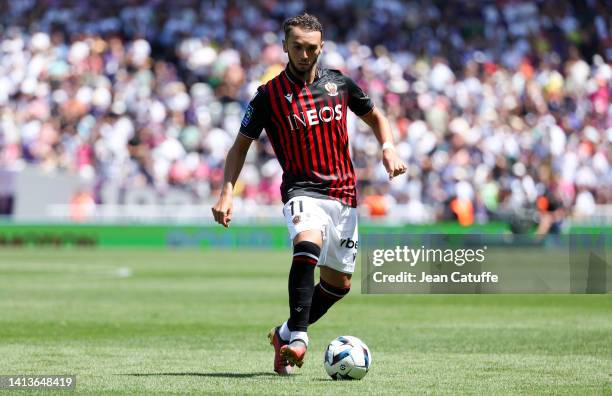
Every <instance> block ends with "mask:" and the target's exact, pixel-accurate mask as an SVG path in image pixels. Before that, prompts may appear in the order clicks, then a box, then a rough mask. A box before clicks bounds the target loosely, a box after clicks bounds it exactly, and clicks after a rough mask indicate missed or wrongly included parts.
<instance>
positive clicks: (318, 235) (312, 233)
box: [293, 229, 323, 247]
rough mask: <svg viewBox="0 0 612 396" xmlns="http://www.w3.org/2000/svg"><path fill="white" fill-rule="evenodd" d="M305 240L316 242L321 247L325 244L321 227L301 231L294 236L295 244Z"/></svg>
mask: <svg viewBox="0 0 612 396" xmlns="http://www.w3.org/2000/svg"><path fill="white" fill-rule="evenodd" d="M303 241H308V242H312V243H316V244H317V246H319V247H321V246H322V245H323V232H322V231H321V230H319V229H317V230H306V231H302V232H299V233H298V234H297V235H296V236H295V238H293V246H295V245H296V244H298V243H300V242H303Z"/></svg>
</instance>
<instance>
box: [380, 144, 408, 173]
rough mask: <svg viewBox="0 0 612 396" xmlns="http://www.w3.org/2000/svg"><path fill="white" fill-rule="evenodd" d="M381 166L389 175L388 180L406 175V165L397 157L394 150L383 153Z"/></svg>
mask: <svg viewBox="0 0 612 396" xmlns="http://www.w3.org/2000/svg"><path fill="white" fill-rule="evenodd" d="M383 165H384V166H385V169H386V170H387V173H388V174H389V180H391V179H393V178H394V177H395V176H399V175H401V174H403V173H406V170H407V169H408V165H406V163H405V162H404V161H402V159H401V158H400V157H399V156H398V155H397V153H396V152H395V150H394V149H386V150H384V151H383Z"/></svg>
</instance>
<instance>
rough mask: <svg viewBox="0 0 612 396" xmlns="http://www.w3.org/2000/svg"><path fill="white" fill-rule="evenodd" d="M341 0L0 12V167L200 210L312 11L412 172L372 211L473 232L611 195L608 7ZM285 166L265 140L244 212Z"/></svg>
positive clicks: (566, 2)
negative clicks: (541, 202)
mask: <svg viewBox="0 0 612 396" xmlns="http://www.w3.org/2000/svg"><path fill="white" fill-rule="evenodd" d="M352 3H353V2H349V1H346V0H333V1H316V2H308V4H306V2H304V1H300V0H293V1H289V2H273V1H264V0H262V1H256V2H251V1H240V0H235V1H229V0H228V1H216V2H198V1H195V0H186V1H182V2H180V3H178V4H175V3H173V2H169V1H162V0H134V1H130V2H118V1H111V2H108V4H107V5H105V7H94V6H92V5H89V4H88V3H78V4H77V3H75V2H71V1H64V0H53V1H31V0H28V1H26V0H22V1H11V2H2V3H0V4H1V6H0V9H2V10H3V12H2V13H1V16H0V22H1V23H0V26H2V30H0V164H3V166H5V167H8V166H12V165H14V164H16V163H23V162H26V163H33V164H38V165H39V166H41V167H43V168H45V169H61V170H66V171H69V172H74V173H78V174H80V175H82V176H83V177H86V178H96V179H97V182H98V183H97V185H100V184H103V183H107V182H110V181H112V182H113V183H119V184H120V185H121V187H122V188H128V189H129V188H131V187H134V186H142V185H151V186H154V187H155V188H156V189H157V190H158V191H159V192H160V193H162V194H163V193H164V192H165V191H167V189H168V188H169V187H173V188H181V189H184V190H186V191H189V192H190V193H191V194H192V195H193V197H194V200H196V201H202V200H209V197H213V196H216V194H217V191H216V190H217V189H218V187H219V184H220V181H221V169H222V165H223V164H222V161H223V159H224V158H225V155H226V152H227V150H228V148H229V146H230V144H231V142H232V141H233V138H234V135H235V134H236V132H237V131H238V129H239V123H240V119H241V116H242V112H243V111H244V106H245V105H246V103H248V101H249V99H250V97H251V95H252V94H253V93H254V90H255V88H256V87H257V86H258V85H259V84H260V83H261V82H262V80H266V79H268V78H270V77H271V76H274V75H275V74H276V73H277V72H278V70H279V68H280V67H282V64H284V63H285V60H284V58H283V56H284V54H283V53H282V51H281V47H280V38H279V37H278V34H277V33H276V32H278V31H279V26H280V23H281V22H282V20H283V19H284V18H285V17H287V16H289V15H292V14H295V13H298V12H299V11H301V10H302V9H305V8H307V9H308V10H309V11H310V12H312V13H314V14H317V15H319V16H320V17H321V21H322V23H323V24H324V25H326V26H329V27H330V28H329V31H328V32H327V33H326V37H327V39H326V41H327V43H326V46H325V49H326V51H325V53H324V57H323V59H322V60H321V61H322V62H323V63H325V64H326V65H327V66H329V67H335V68H339V69H341V70H342V71H343V72H345V73H346V74H348V75H349V76H351V77H352V78H353V79H355V81H357V82H358V83H359V84H360V85H361V86H362V87H363V88H364V90H366V91H367V92H369V93H370V94H371V96H372V99H373V100H374V101H375V103H377V104H378V105H379V106H380V107H381V108H382V109H384V110H385V111H386V112H387V115H388V118H389V120H390V122H391V123H392V128H393V130H394V133H395V135H396V141H397V142H398V144H397V149H398V152H399V153H400V155H401V156H402V158H403V159H404V160H406V161H407V162H408V163H409V164H410V165H411V167H410V170H409V175H408V177H406V178H403V179H400V180H397V181H394V182H393V184H392V185H391V186H389V188H386V189H385V199H384V200H380V202H385V205H390V204H391V205H397V207H398V208H400V209H401V210H400V211H398V212H394V213H405V217H404V218H405V219H406V220H407V221H431V220H434V219H444V218H448V219H453V218H456V217H457V215H456V213H455V214H453V212H457V210H458V209H459V208H461V213H471V215H465V216H462V218H463V219H464V220H463V221H465V222H466V224H467V223H471V222H474V221H475V222H483V221H487V220H489V219H493V218H499V217H500V216H501V217H503V213H508V212H512V211H516V210H520V209H521V208H532V209H537V199H538V197H540V196H542V195H543V194H545V193H547V192H552V193H554V195H555V196H556V197H558V198H559V205H560V207H563V208H566V209H567V210H569V211H574V212H575V214H576V216H581V217H583V218H584V217H585V216H592V215H594V214H595V210H596V209H595V207H596V205H599V204H610V203H612V189H611V188H610V185H612V170H611V168H610V161H611V160H612V157H611V154H610V153H611V151H610V150H611V142H612V105H611V102H610V94H611V90H612V67H611V66H610V65H611V62H612V14H611V12H610V8H609V7H606V4H605V1H602V0H589V1H570V0H563V1H552V0H541V1H512V2H508V1H502V0H499V1H495V2H489V3H487V4H486V5H484V6H483V5H482V4H481V3H479V2H474V1H466V2H453V3H447V2H426V1H406V2H404V1H393V0H391V1H384V2H374V1H367V0H364V1H361V2H360V6H359V7H355V6H354V5H353V4H352ZM348 38H351V40H348ZM350 121H351V125H350V129H349V130H350V133H351V134H353V135H354V136H353V137H352V139H351V141H352V143H353V146H352V148H351V149H352V151H353V159H354V163H355V166H356V171H357V172H359V174H360V176H359V177H358V180H360V184H359V185H358V188H359V189H360V190H361V191H362V192H363V193H364V194H363V195H365V196H363V198H364V199H365V200H366V202H376V201H377V200H379V199H378V198H376V197H375V198H372V199H368V198H366V196H367V195H368V194H369V192H370V191H371V192H372V194H374V195H378V194H379V191H381V188H380V185H381V183H384V182H385V177H386V174H385V172H384V169H382V168H381V167H380V166H379V165H378V163H379V162H378V161H377V160H376V158H375V156H376V155H377V149H376V148H377V147H376V142H375V141H374V140H373V139H372V138H371V136H370V134H368V133H364V132H365V129H364V128H365V125H363V124H360V123H358V122H357V120H356V119H352V120H350ZM279 173H280V167H279V165H278V163H277V162H276V160H274V159H273V153H272V149H271V146H270V144H269V143H268V142H266V141H265V140H263V141H261V142H258V143H257V150H256V151H255V150H254V151H252V152H251V153H250V155H249V158H248V159H247V164H246V166H245V169H244V172H243V177H242V179H241V186H242V187H241V188H240V189H239V191H240V192H241V193H240V195H241V196H240V197H239V198H240V199H241V200H242V201H243V202H244V203H245V207H251V208H257V205H259V204H268V203H271V202H276V201H277V196H278V190H279V189H278V186H279V184H280V179H279ZM96 200H97V201H98V202H99V201H100V197H96ZM452 202H455V204H452ZM459 203H461V204H460V205H459ZM451 205H453V207H454V208H453V207H451ZM378 206H381V205H378V204H377V207H378ZM369 207H370V206H369ZM381 207H382V206H381ZM414 208H423V212H424V213H427V215H423V216H421V215H419V216H417V215H415V214H414V213H409V212H411V211H413V210H414ZM464 209H465V210H464ZM468 209H469V210H468ZM255 210H256V209H255ZM380 210H382V209H380ZM388 210H389V209H388V207H387V208H386V209H385V210H384V213H387V212H388ZM377 213H378V211H377ZM472 217H473V218H472Z"/></svg>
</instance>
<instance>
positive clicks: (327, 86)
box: [324, 82, 338, 96]
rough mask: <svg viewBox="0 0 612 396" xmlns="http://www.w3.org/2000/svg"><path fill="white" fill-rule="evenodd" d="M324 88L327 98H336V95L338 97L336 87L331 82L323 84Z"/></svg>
mask: <svg viewBox="0 0 612 396" xmlns="http://www.w3.org/2000/svg"><path fill="white" fill-rule="evenodd" d="M324 88H325V90H326V91H327V94H328V95H329V96H336V95H338V86H337V85H336V84H334V83H333V82H328V83H327V84H325V87H324Z"/></svg>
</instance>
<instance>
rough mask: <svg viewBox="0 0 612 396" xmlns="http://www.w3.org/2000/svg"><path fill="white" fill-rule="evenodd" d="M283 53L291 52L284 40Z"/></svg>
mask: <svg viewBox="0 0 612 396" xmlns="http://www.w3.org/2000/svg"><path fill="white" fill-rule="evenodd" d="M283 52H289V51H288V50H287V42H286V41H285V40H283Z"/></svg>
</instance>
